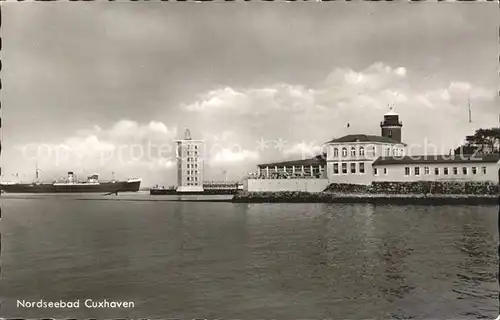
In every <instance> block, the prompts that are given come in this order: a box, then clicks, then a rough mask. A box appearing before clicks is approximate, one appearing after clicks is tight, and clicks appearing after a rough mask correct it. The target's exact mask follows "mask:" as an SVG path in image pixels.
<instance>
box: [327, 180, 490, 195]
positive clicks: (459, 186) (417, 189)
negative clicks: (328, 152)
mask: <svg viewBox="0 0 500 320" xmlns="http://www.w3.org/2000/svg"><path fill="white" fill-rule="evenodd" d="M325 191H326V192H329V193H341V194H342V193H350V194H352V193H365V194H366V193H370V194H476V195H498V194H499V193H500V190H499V186H498V184H497V183H492V182H476V181H467V182H466V181H461V182H460V181H414V182H373V183H372V184H371V185H356V184H339V183H332V184H330V185H329V186H328V187H327V188H326V189H325Z"/></svg>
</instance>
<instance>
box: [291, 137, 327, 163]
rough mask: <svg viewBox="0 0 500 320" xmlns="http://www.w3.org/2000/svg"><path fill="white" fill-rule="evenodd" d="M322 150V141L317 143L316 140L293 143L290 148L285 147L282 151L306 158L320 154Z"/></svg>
mask: <svg viewBox="0 0 500 320" xmlns="http://www.w3.org/2000/svg"><path fill="white" fill-rule="evenodd" d="M322 150H323V144H322V143H317V142H316V141H313V142H309V143H308V142H305V141H302V142H300V143H297V144H295V145H293V146H292V147H290V148H287V149H285V150H284V151H283V153H284V154H285V155H286V156H289V155H293V156H295V157H299V156H300V157H301V158H302V159H307V158H312V157H314V156H317V155H319V154H321V151H322Z"/></svg>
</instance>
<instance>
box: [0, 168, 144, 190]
mask: <svg viewBox="0 0 500 320" xmlns="http://www.w3.org/2000/svg"><path fill="white" fill-rule="evenodd" d="M38 171H39V169H37V172H36V177H37V179H36V180H35V182H33V183H18V182H0V190H1V191H2V193H108V194H113V193H114V194H118V192H137V191H139V188H140V187H141V181H142V180H141V179H139V178H132V179H128V180H125V181H119V180H115V179H113V180H111V181H106V182H100V181H99V174H93V175H90V176H88V177H87V180H86V181H83V182H79V181H78V180H77V177H76V175H75V174H74V173H73V172H68V177H67V178H66V179H65V180H64V181H60V182H58V181H54V182H53V183H41V182H39V181H38Z"/></svg>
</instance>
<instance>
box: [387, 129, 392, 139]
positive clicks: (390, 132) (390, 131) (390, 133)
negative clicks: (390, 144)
mask: <svg viewBox="0 0 500 320" xmlns="http://www.w3.org/2000/svg"><path fill="white" fill-rule="evenodd" d="M388 136H389V138H392V129H389V134H388Z"/></svg>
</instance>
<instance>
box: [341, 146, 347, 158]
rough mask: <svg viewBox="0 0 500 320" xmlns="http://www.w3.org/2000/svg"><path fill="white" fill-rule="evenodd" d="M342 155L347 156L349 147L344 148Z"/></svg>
mask: <svg viewBox="0 0 500 320" xmlns="http://www.w3.org/2000/svg"><path fill="white" fill-rule="evenodd" d="M342 156H343V157H347V148H342Z"/></svg>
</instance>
